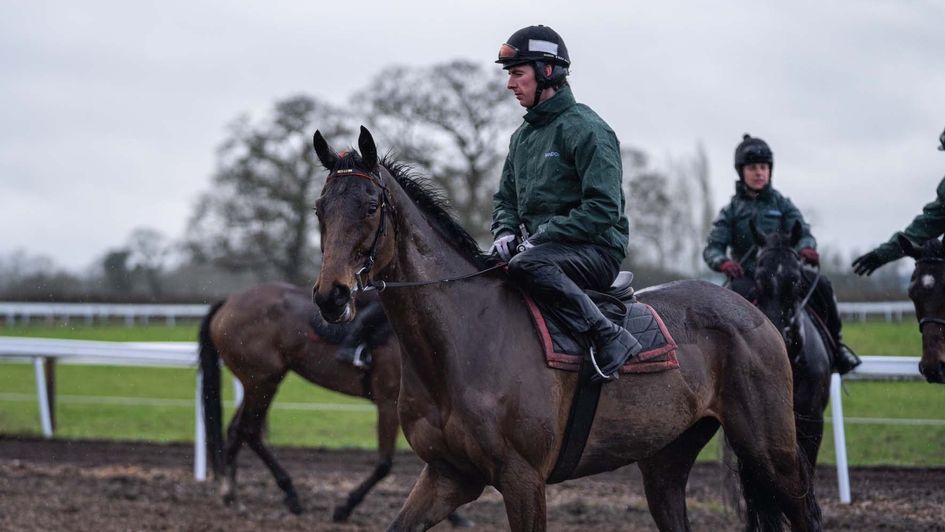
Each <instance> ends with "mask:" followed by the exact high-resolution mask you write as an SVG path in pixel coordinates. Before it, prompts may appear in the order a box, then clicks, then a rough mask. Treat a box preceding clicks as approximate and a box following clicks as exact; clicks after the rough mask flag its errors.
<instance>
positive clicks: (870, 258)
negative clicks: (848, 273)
mask: <svg viewBox="0 0 945 532" xmlns="http://www.w3.org/2000/svg"><path fill="white" fill-rule="evenodd" d="M883 264H886V261H884V260H883V259H882V257H880V256H879V253H876V251H870V252H869V253H867V254H865V255H863V256H861V257H858V258H857V259H856V260H855V261H853V271H854V273H856V274H857V275H871V274H872V273H873V272H875V271H876V269H877V268H879V267H880V266H882V265H883Z"/></svg>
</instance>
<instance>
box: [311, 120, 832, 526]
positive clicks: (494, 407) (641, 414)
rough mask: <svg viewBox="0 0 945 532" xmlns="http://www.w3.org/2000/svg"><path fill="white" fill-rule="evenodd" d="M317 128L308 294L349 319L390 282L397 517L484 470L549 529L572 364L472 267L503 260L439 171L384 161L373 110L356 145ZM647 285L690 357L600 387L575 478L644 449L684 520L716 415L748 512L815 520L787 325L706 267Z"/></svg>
mask: <svg viewBox="0 0 945 532" xmlns="http://www.w3.org/2000/svg"><path fill="white" fill-rule="evenodd" d="M313 141H314V147H315V151H316V154H317V155H318V158H319V160H320V161H321V163H322V164H323V166H325V168H326V169H328V171H329V177H328V179H327V181H326V184H325V186H324V187H323V189H322V192H321V195H320V197H319V198H318V200H317V201H316V204H315V207H316V215H317V217H318V220H319V230H320V233H321V246H322V268H321V270H320V272H319V273H318V276H317V280H316V283H315V286H314V288H313V298H314V300H315V303H316V305H318V307H319V309H320V310H321V312H322V315H323V317H324V318H325V319H326V320H327V321H330V322H333V323H337V322H342V321H345V320H350V319H351V318H352V317H353V315H354V313H355V312H356V308H355V307H354V303H353V302H354V295H355V293H356V292H357V291H358V290H361V289H368V288H372V287H374V288H377V289H378V290H381V292H380V297H381V302H382V304H383V305H384V308H385V310H386V312H387V315H388V317H389V319H390V321H391V325H392V327H393V329H394V331H395V333H396V334H397V336H398V338H400V341H401V345H402V349H401V387H400V400H399V405H398V406H399V411H400V419H401V424H402V427H403V430H404V434H405V436H406V438H407V441H408V442H410V445H411V447H413V449H414V451H415V452H416V453H417V454H418V455H419V456H420V458H421V459H422V460H423V461H424V462H425V463H426V464H425V466H424V467H423V469H422V471H421V473H420V476H419V478H418V479H417V481H416V484H415V485H414V487H413V488H412V490H411V492H410V494H409V495H408V497H407V500H406V501H405V503H404V505H403V507H402V508H401V510H400V512H399V513H398V514H397V516H396V517H395V519H394V521H393V522H392V523H391V525H390V527H389V530H422V529H426V528H429V527H431V526H433V525H434V524H436V523H437V522H439V521H440V520H442V519H443V518H444V517H445V516H446V515H447V514H448V513H449V512H450V511H452V510H453V509H454V508H456V507H458V506H459V505H461V504H464V503H466V502H469V501H472V500H475V499H476V498H478V497H479V495H480V494H481V493H482V491H483V489H484V488H485V486H487V485H491V486H493V487H495V488H496V489H497V490H498V491H499V493H501V495H502V497H503V500H504V504H505V509H506V514H507V518H508V521H509V525H510V528H511V529H512V530H516V531H519V530H545V528H546V525H547V523H546V520H547V515H546V506H545V505H546V501H545V485H546V483H547V479H548V477H549V474H550V472H551V471H552V468H553V467H554V465H555V462H556V459H557V456H558V454H559V451H560V449H561V448H562V442H563V434H564V431H565V425H566V424H567V419H568V414H569V407H570V402H571V398H572V397H573V394H574V390H575V387H576V385H577V374H576V373H568V372H562V371H557V370H552V369H549V368H548V367H547V366H546V362H545V360H544V357H543V355H542V350H541V346H540V343H539V342H540V339H539V336H538V334H537V333H536V332H535V329H534V326H533V323H532V321H531V318H530V316H529V312H528V309H527V306H526V302H525V301H524V299H523V297H522V295H521V292H519V291H518V289H517V288H516V287H514V286H512V285H511V284H510V283H509V282H508V280H507V277H506V276H505V275H502V274H501V273H498V272H497V270H495V269H493V270H492V271H491V272H487V274H482V275H478V276H476V274H477V272H482V271H484V270H488V269H490V268H495V267H496V266H497V264H495V260H494V259H490V258H489V257H487V256H485V255H483V254H482V252H481V250H480V249H479V246H478V244H477V243H476V241H475V240H474V239H473V238H472V237H471V236H470V235H469V233H468V232H466V231H465V230H464V229H463V228H462V227H460V226H459V225H458V224H457V223H456V222H455V220H454V219H453V218H452V216H451V215H450V214H449V213H448V211H447V210H446V208H445V206H444V205H443V202H442V198H441V197H439V196H438V195H437V193H436V192H435V191H434V190H433V189H432V187H431V186H430V185H429V184H428V182H426V181H423V180H422V179H420V178H418V177H417V176H413V175H411V172H410V170H409V168H407V167H406V166H405V165H404V164H402V163H398V162H397V161H395V160H393V159H392V158H391V157H390V156H388V157H385V158H384V159H383V160H381V159H379V158H378V155H377V148H376V145H375V143H374V139H373V137H372V136H371V134H370V132H369V131H368V130H367V129H366V128H364V127H363V126H362V128H361V133H360V137H359V139H358V147H359V149H360V154H359V153H358V152H357V151H356V150H350V151H348V152H347V153H345V154H344V155H343V156H339V155H338V154H337V153H336V152H335V151H334V150H332V149H331V147H330V146H329V145H328V143H327V142H326V141H325V139H324V138H323V137H322V136H321V134H320V133H319V132H316V133H315V136H314V139H313ZM460 279H462V280H460ZM421 280H424V281H421ZM426 280H433V281H442V280H448V281H453V282H448V283H445V284H444V283H443V282H440V283H430V282H427V281H426ZM639 299H640V301H643V302H645V303H647V304H649V305H651V306H652V307H654V308H655V309H657V311H658V312H659V313H660V315H661V316H662V318H663V320H664V322H665V324H666V325H667V327H668V329H669V331H670V333H671V334H672V336H673V337H674V338H675V339H676V341H677V343H678V344H679V353H678V357H679V362H680V363H679V366H680V368H679V369H678V370H670V371H666V372H662V373H649V374H640V375H628V376H624V377H621V378H620V379H619V380H618V381H616V382H614V383H609V384H606V385H604V386H603V389H602V391H601V397H600V402H599V405H598V409H597V414H596V416H595V419H594V420H593V424H592V427H591V430H590V434H589V436H588V439H587V442H586V446H585V448H584V453H583V455H582V457H581V458H580V461H579V463H578V464H577V466H576V467H575V468H574V470H573V472H572V474H571V476H570V478H578V477H583V476H586V475H592V474H595V473H600V472H604V471H610V470H613V469H616V468H618V467H621V466H624V465H627V464H630V463H634V462H637V463H638V464H639V466H640V469H641V471H642V473H643V479H644V488H645V492H646V496H647V501H648V503H649V508H650V512H651V515H652V516H653V518H654V520H655V521H656V524H657V526H658V527H659V528H660V529H661V530H688V529H689V523H688V518H687V516H686V501H685V488H686V481H687V478H688V475H689V471H690V469H691V467H692V464H693V463H694V461H695V459H696V456H697V455H698V453H699V451H700V449H702V447H703V446H704V445H705V444H706V443H707V442H708V441H709V439H710V438H711V437H712V436H713V435H714V434H715V432H716V431H717V429H718V428H719V426H721V427H722V428H723V429H724V431H725V434H726V437H727V438H728V439H729V441H730V442H731V444H732V446H733V449H734V450H735V453H736V456H737V457H738V459H739V462H740V464H739V468H740V473H741V474H740V478H741V481H742V485H743V494H744V496H745V499H746V507H747V516H746V517H747V526H748V528H749V529H751V530H757V529H763V530H780V529H781V527H782V525H783V520H784V518H786V519H787V521H789V522H790V524H791V526H792V527H793V529H795V530H819V529H820V527H821V517H820V508H819V506H818V504H817V501H816V497H815V495H814V491H813V488H812V483H811V478H810V471H809V468H808V466H807V464H806V459H804V458H803V456H802V454H803V452H802V451H800V450H799V446H798V444H797V441H796V434H795V429H794V417H793V406H792V403H793V398H792V377H791V366H790V362H789V361H788V357H787V353H786V351H785V347H784V342H783V341H782V340H781V335H780V334H779V333H778V331H777V330H776V329H775V328H774V326H773V325H771V323H770V322H769V321H768V319H767V318H765V317H764V315H763V314H762V313H761V311H759V310H758V309H756V308H755V307H754V306H752V305H751V304H750V303H748V302H747V301H745V300H744V299H743V298H741V297H740V296H738V295H737V294H734V293H732V292H731V291H729V290H725V289H723V288H721V287H718V286H715V285H713V284H711V283H708V282H703V281H681V282H675V283H669V284H666V285H661V286H659V287H654V288H651V289H648V290H644V291H641V292H639Z"/></svg>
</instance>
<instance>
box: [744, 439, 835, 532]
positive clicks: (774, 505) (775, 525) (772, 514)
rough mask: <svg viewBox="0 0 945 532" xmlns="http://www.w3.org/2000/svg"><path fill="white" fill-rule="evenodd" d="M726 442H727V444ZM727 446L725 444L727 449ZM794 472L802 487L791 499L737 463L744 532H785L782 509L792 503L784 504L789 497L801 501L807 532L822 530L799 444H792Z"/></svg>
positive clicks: (760, 473)
mask: <svg viewBox="0 0 945 532" xmlns="http://www.w3.org/2000/svg"><path fill="white" fill-rule="evenodd" d="M727 439H728V438H726V440H727ZM728 444H729V443H728V442H727V441H726V445H728ZM795 451H796V460H797V470H798V472H799V474H800V477H801V486H803V487H804V492H803V493H802V494H800V495H791V494H788V493H784V492H783V491H779V490H778V489H777V488H776V484H777V483H776V482H772V479H770V478H769V476H768V474H767V473H765V472H764V471H759V470H758V469H757V467H755V466H753V465H749V464H748V463H747V462H746V461H745V460H741V459H738V466H737V467H738V476H739V478H740V479H741V488H742V496H743V498H744V501H745V507H744V513H743V514H742V517H743V519H744V522H745V530H750V531H755V530H762V531H765V532H767V531H780V530H784V524H785V522H786V521H785V514H784V510H783V506H784V505H786V504H792V503H793V502H794V501H787V500H785V499H786V498H788V497H796V498H802V499H803V501H802V504H803V506H804V507H805V509H806V510H805V511H804V514H805V515H806V516H808V518H809V519H810V522H809V523H808V525H809V527H808V530H820V529H821V512H820V505H819V504H818V503H817V498H816V496H815V495H814V481H813V473H812V471H811V466H810V462H809V461H808V459H807V456H806V455H805V453H804V449H803V448H802V447H801V446H800V444H798V443H795Z"/></svg>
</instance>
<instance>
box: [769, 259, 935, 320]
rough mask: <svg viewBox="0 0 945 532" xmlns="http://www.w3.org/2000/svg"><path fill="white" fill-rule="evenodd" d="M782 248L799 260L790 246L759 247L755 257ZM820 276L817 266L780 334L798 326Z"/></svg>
mask: <svg viewBox="0 0 945 532" xmlns="http://www.w3.org/2000/svg"><path fill="white" fill-rule="evenodd" d="M783 250H787V251H790V252H791V254H792V255H794V258H796V259H797V260H798V262H801V254H800V253H798V252H797V250H796V249H794V248H793V247H790V246H776V247H772V248H761V249H759V250H758V257H757V258H758V260H761V256H762V255H764V254H765V253H768V252H771V251H783ZM820 276H821V272H820V268H817V275H815V276H814V280H813V281H811V283H810V288H809V289H808V290H807V294H806V295H804V298H803V299H801V302H800V303H799V304H797V305H795V306H794V313H793V315H792V316H791V319H789V320H788V323H787V327H785V330H784V331H781V334H782V335H786V333H787V330H788V329H789V328H791V327H797V326H800V316H801V312H803V311H804V307H806V306H807V302H808V301H810V298H811V296H813V295H814V291H815V290H816V289H817V283H819V282H820ZM941 321H942V322H943V323H945V320H941ZM920 327H921V326H920Z"/></svg>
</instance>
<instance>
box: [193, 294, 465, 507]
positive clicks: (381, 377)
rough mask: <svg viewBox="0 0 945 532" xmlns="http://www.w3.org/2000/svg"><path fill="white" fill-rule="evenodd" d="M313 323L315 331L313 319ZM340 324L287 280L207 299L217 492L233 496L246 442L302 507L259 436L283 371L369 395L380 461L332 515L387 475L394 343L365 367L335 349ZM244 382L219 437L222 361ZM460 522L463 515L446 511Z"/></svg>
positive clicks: (396, 381) (395, 376) (289, 502)
mask: <svg viewBox="0 0 945 532" xmlns="http://www.w3.org/2000/svg"><path fill="white" fill-rule="evenodd" d="M313 326H314V327H315V328H316V329H317V332H316V331H315V330H313V328H312V327H313ZM344 334H345V330H344V329H343V328H342V327H341V326H338V325H332V324H328V323H325V322H324V321H323V320H322V319H321V317H320V315H319V313H318V309H316V308H315V306H314V305H313V304H312V297H311V293H310V292H309V291H307V290H303V289H302V288H299V287H297V286H293V285H290V284H285V283H267V284H261V285H257V286H254V287H252V288H249V289H247V290H244V291H242V292H239V293H236V294H232V295H230V296H229V297H227V298H226V299H225V300H223V301H221V302H219V303H217V304H215V305H213V306H212V307H211V308H210V310H209V312H208V313H207V314H206V316H205V317H204V318H203V321H202V322H201V325H200V334H199V340H200V342H199V345H200V367H201V370H202V374H203V381H202V384H203V406H204V416H205V425H206V431H207V447H208V451H209V452H208V455H209V456H210V463H211V468H212V471H213V473H214V477H215V478H216V479H217V480H222V482H223V486H222V493H223V500H224V502H226V503H227V504H230V503H232V502H234V501H235V500H236V471H237V462H236V458H237V455H238V453H239V451H240V448H241V447H242V445H243V444H244V443H245V444H246V445H248V446H249V448H250V449H252V450H253V451H254V452H255V453H256V454H257V455H258V456H259V458H260V459H261V460H262V461H263V463H264V464H266V466H267V467H268V468H269V470H270V472H272V475H273V476H274V477H275V480H276V484H277V485H278V486H279V488H280V489H282V491H283V492H284V493H285V499H284V501H285V504H286V506H287V507H288V509H289V511H291V512H292V513H295V514H298V513H301V512H302V505H301V503H300V502H299V497H298V494H297V493H296V491H295V488H294V487H293V485H292V479H291V478H290V477H289V475H288V473H286V471H285V470H284V469H283V468H282V466H281V465H280V464H279V462H278V461H277V460H276V457H275V455H274V454H273V453H272V451H271V450H270V449H269V448H268V447H267V446H266V445H265V443H264V442H263V427H264V422H265V419H266V415H267V413H268V411H269V406H270V405H271V404H272V400H273V398H274V397H275V394H276V390H277V389H278V388H279V384H280V383H281V382H282V380H283V379H284V378H285V376H286V374H287V373H288V372H289V371H294V372H295V373H297V374H298V375H300V376H301V377H302V378H304V379H305V380H307V381H309V382H311V383H312V384H315V385H317V386H321V387H323V388H326V389H329V390H333V391H336V392H340V393H343V394H346V395H350V396H354V397H362V398H365V399H369V400H371V401H373V402H374V404H375V405H376V407H377V451H378V461H377V464H376V465H375V466H374V470H373V471H372V472H371V474H370V475H369V476H368V477H367V478H366V479H365V480H364V481H363V482H361V484H359V485H358V486H357V487H356V488H355V489H354V490H352V491H351V493H349V494H348V496H347V497H346V499H345V502H344V503H343V504H340V505H338V506H336V507H335V509H334V512H333V515H332V519H333V520H334V521H336V522H338V521H345V520H347V519H348V517H349V516H350V515H351V512H352V511H353V510H354V508H355V507H356V506H357V505H358V504H360V503H361V501H362V500H363V499H364V497H365V495H367V493H368V492H369V491H370V490H371V488H373V487H374V486H375V485H376V484H377V483H378V482H380V481H381V480H382V479H383V478H384V477H386V476H387V475H388V473H389V472H390V470H391V466H392V463H393V457H394V450H395V448H396V443H397V432H398V429H399V427H400V422H399V420H398V418H397V397H398V393H399V390H400V346H399V345H398V342H397V338H396V337H394V336H393V335H391V336H390V338H389V339H388V340H387V341H386V342H384V343H382V345H380V346H378V347H376V348H374V349H372V351H371V354H372V356H373V364H372V367H371V370H370V372H368V373H365V372H364V371H362V370H360V369H358V368H355V367H354V366H353V365H352V364H350V363H348V362H342V361H340V360H338V359H337V358H336V357H335V352H336V350H337V347H338V343H339V342H340V341H341V339H342V338H343V335H344ZM221 359H222V361H223V364H225V365H226V367H227V368H229V369H230V371H231V372H232V373H233V375H235V376H236V378H238V379H239V380H240V382H241V383H242V384H243V389H244V395H243V401H242V403H241V404H240V405H239V407H238V408H237V410H236V413H235V414H234V415H233V418H232V420H231V421H230V424H229V427H228V429H227V437H226V441H225V442H224V438H223V433H222V429H221V425H222V410H221V397H220V364H219V361H220V360H221ZM450 520H451V522H453V523H454V524H457V525H461V524H464V520H463V518H461V517H459V516H452V515H451V516H450Z"/></svg>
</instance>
